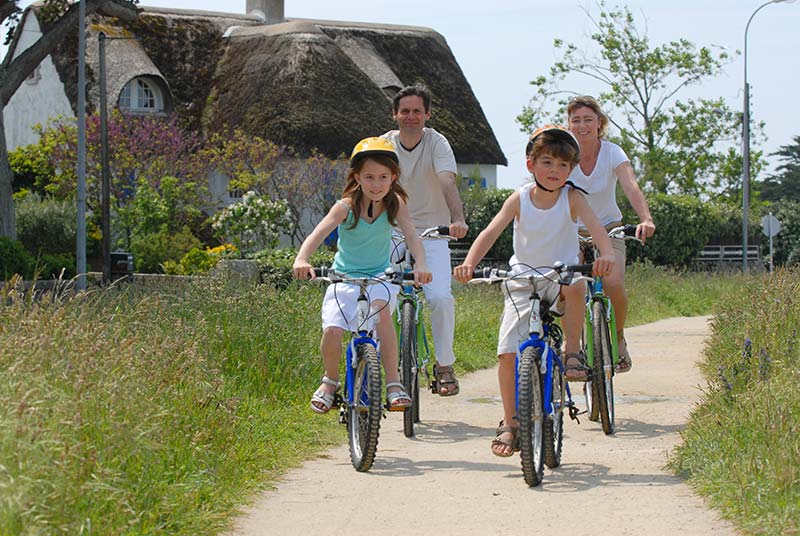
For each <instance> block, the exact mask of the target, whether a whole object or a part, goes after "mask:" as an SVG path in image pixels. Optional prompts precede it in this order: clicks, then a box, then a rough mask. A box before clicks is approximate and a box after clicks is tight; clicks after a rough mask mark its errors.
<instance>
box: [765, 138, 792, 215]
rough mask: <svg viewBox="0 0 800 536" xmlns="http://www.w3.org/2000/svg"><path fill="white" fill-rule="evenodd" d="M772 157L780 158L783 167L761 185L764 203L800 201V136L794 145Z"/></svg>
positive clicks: (785, 147) (780, 166)
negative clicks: (784, 200)
mask: <svg viewBox="0 0 800 536" xmlns="http://www.w3.org/2000/svg"><path fill="white" fill-rule="evenodd" d="M771 156H779V157H780V159H781V165H779V166H778V169H777V170H776V171H777V173H775V174H774V175H770V176H769V177H767V179H766V180H765V181H764V182H763V183H762V184H761V185H759V190H760V191H761V199H762V200H764V201H780V200H781V199H786V200H790V201H800V136H795V137H794V139H793V144H791V145H783V146H781V148H780V150H778V151H775V152H774V153H772V155H771Z"/></svg>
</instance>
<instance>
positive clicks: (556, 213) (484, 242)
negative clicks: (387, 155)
mask: <svg viewBox="0 0 800 536" xmlns="http://www.w3.org/2000/svg"><path fill="white" fill-rule="evenodd" d="M525 154H526V157H527V162H526V163H527V166H528V171H530V172H531V175H532V176H533V181H534V182H533V183H528V184H526V185H524V186H522V187H521V188H520V189H519V190H517V191H516V192H514V193H512V194H511V195H510V196H509V197H508V199H506V202H505V203H504V204H503V207H502V208H501V209H500V212H498V213H497V215H496V216H495V217H494V218H493V219H492V221H491V222H490V223H489V225H488V226H487V227H486V229H484V230H483V231H481V233H480V234H479V235H478V237H477V238H476V239H475V242H474V243H473V244H472V247H471V248H470V249H469V252H468V253H467V257H466V259H465V260H464V263H463V264H461V265H459V266H456V267H455V269H454V270H453V275H454V276H455V278H456V279H458V280H459V281H461V282H462V283H466V282H467V281H469V280H470V279H471V278H472V274H473V271H474V270H475V267H476V266H477V264H478V263H479V262H480V260H481V259H482V258H483V257H484V255H486V252H487V251H489V248H491V247H492V244H494V242H495V240H497V237H499V236H500V233H502V232H503V229H505V228H506V226H507V225H508V224H509V223H510V222H511V220H514V255H513V256H512V257H511V259H510V260H509V264H510V265H511V269H512V271H516V272H521V271H523V270H524V269H527V268H529V267H532V268H538V267H543V266H552V265H553V264H555V263H556V262H557V261H560V262H562V263H564V264H576V263H577V262H578V253H579V243H578V223H577V220H578V218H580V219H581V221H582V222H583V223H584V225H586V227H587V228H588V230H589V232H590V233H591V235H592V238H593V239H594V243H595V244H596V245H597V247H598V249H599V250H600V256H599V257H598V258H597V259H596V260H595V262H594V266H593V270H594V273H595V274H597V275H601V276H602V275H606V274H608V273H609V272H610V271H611V268H612V266H613V264H614V253H613V250H612V249H611V241H610V240H609V238H608V235H607V234H606V231H605V229H604V228H603V226H602V225H600V222H599V221H598V219H597V217H596V216H595V215H594V213H593V212H592V210H591V208H589V204H588V203H587V202H586V199H585V198H584V197H583V194H581V193H580V192H579V191H576V189H575V188H574V186H573V185H572V184H570V188H565V186H566V185H567V184H569V183H568V182H567V178H568V177H569V174H570V172H571V171H572V169H573V168H574V167H575V166H576V165H577V164H578V162H579V160H580V147H579V145H578V141H577V140H576V139H575V136H574V135H573V134H572V133H571V132H570V131H569V130H567V129H565V128H563V127H560V126H555V125H546V126H544V127H542V128H539V129H537V130H536V131H535V132H534V133H533V134H532V135H531V137H530V140H529V141H528V145H527V147H526V149H525ZM504 287H505V285H504ZM584 291H585V289H584V286H583V285H571V286H564V287H560V290H559V286H558V284H556V283H554V284H553V286H552V287H551V288H548V289H546V290H545V291H544V292H541V293H540V294H542V295H543V297H545V296H547V297H550V298H555V297H557V296H558V292H560V295H561V297H562V298H563V300H564V311H563V312H564V315H563V317H562V322H561V323H562V327H563V329H564V339H565V341H564V352H565V354H564V356H565V361H564V367H565V375H566V378H567V381H586V377H587V368H586V359H585V357H584V356H583V354H582V353H581V352H580V333H581V322H582V320H583V305H584V299H583V297H584ZM504 293H505V294H506V297H505V308H504V311H503V320H502V324H501V326H500V335H499V340H498V343H497V354H498V355H497V357H498V360H499V368H498V379H499V383H500V397H501V398H502V400H503V420H502V421H500V426H499V427H498V428H497V436H496V437H495V438H494V439H493V440H492V453H494V454H495V455H496V456H502V457H507V456H511V455H512V454H514V452H515V451H516V450H518V449H517V432H518V430H519V428H518V424H517V423H516V418H515V414H516V408H515V407H514V406H515V394H514V363H515V357H516V352H517V347H518V346H519V342H520V338H521V336H520V332H522V331H524V329H521V326H526V325H527V323H528V315H530V303H529V302H528V299H527V297H528V294H529V293H530V289H529V288H528V286H527V284H518V285H513V284H511V285H509V286H508V287H507V288H504Z"/></svg>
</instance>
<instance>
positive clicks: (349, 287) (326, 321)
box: [322, 283, 400, 331]
mask: <svg viewBox="0 0 800 536" xmlns="http://www.w3.org/2000/svg"><path fill="white" fill-rule="evenodd" d="M399 291H400V287H398V286H397V285H392V284H390V283H377V284H374V285H370V286H369V287H367V297H368V299H369V301H370V312H369V317H368V318H367V322H366V324H367V325H365V326H359V325H358V295H359V287H358V285H353V284H351V283H334V284H333V285H328V289H327V290H326V291H325V298H324V299H323V300H322V329H325V328H328V327H338V328H342V329H344V330H346V331H358V330H359V329H366V330H372V329H373V326H374V325H375V322H376V321H377V319H378V313H379V311H380V310H381V309H383V308H384V307H387V308H388V309H389V312H390V313H391V312H392V311H394V307H395V303H396V301H397V293H398V292H399Z"/></svg>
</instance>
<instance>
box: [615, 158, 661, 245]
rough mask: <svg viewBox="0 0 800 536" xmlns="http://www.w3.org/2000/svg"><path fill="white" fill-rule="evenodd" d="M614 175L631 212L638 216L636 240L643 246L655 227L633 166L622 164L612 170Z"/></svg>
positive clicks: (628, 163) (627, 163)
mask: <svg viewBox="0 0 800 536" xmlns="http://www.w3.org/2000/svg"><path fill="white" fill-rule="evenodd" d="M614 174H615V175H616V176H617V180H618V181H619V184H620V186H622V191H623V192H625V195H626V196H627V197H628V201H630V202H631V206H632V207H633V210H635V211H636V215H637V216H639V221H640V222H641V223H640V224H639V225H637V226H636V238H639V239H640V240H641V241H642V243H643V244H644V241H645V239H646V238H647V237H650V236H653V233H655V232H656V225H655V223H653V217H652V216H651V215H650V207H649V206H648V204H647V199H645V198H644V194H643V193H642V190H641V189H640V188H639V183H637V182H636V176H635V175H634V173H633V166H631V163H630V162H623V163H621V164H620V165H618V166H617V167H616V168H614Z"/></svg>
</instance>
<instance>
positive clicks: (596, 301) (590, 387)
mask: <svg viewBox="0 0 800 536" xmlns="http://www.w3.org/2000/svg"><path fill="white" fill-rule="evenodd" d="M608 236H609V237H610V238H619V239H624V240H636V241H637V242H640V243H641V241H640V240H639V239H638V238H636V226H635V225H622V226H620V227H615V228H613V229H611V230H610V231H608ZM580 241H581V245H582V247H581V249H582V251H583V260H584V262H592V261H593V260H594V258H595V256H596V255H597V251H595V248H594V244H593V242H592V238H591V237H580ZM581 339H582V342H581V348H582V350H583V353H584V355H585V356H586V366H587V367H588V368H589V372H588V379H587V381H586V382H585V384H584V386H583V390H584V395H585V397H586V406H587V412H588V413H589V420H591V421H598V420H599V421H600V423H601V425H602V427H603V432H604V433H605V434H606V435H609V434H613V433H614V426H615V422H614V420H615V411H614V375H615V370H616V367H617V364H618V363H619V341H618V340H617V320H616V318H615V316H614V307H612V304H611V299H610V298H609V297H608V296H607V295H606V294H605V292H604V290H603V280H602V278H601V277H599V276H595V277H593V278H592V279H591V280H590V281H589V283H588V285H587V288H586V314H585V320H584V327H583V334H582V337H581Z"/></svg>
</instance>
